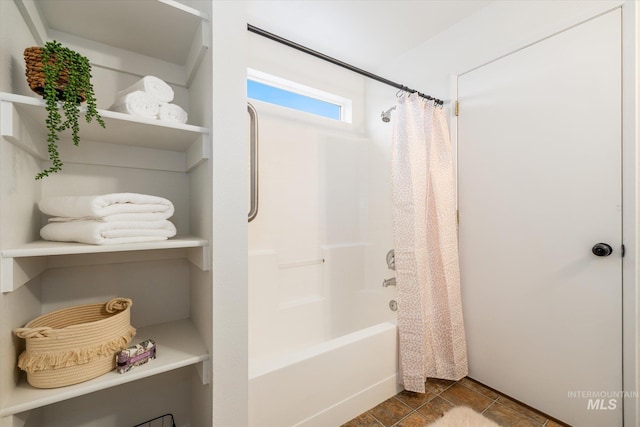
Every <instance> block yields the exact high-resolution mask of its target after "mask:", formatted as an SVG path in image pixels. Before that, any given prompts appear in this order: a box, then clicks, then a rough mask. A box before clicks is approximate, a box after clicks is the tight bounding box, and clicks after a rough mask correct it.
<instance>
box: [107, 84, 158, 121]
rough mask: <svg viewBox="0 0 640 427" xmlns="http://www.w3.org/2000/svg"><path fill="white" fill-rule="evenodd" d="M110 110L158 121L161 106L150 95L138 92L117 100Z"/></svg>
mask: <svg viewBox="0 0 640 427" xmlns="http://www.w3.org/2000/svg"><path fill="white" fill-rule="evenodd" d="M109 110H111V111H118V112H120V113H126V114H131V115H132V116H137V117H143V118H146V119H157V118H158V113H159V112H160V105H159V104H158V102H157V101H156V100H155V99H154V98H153V97H152V96H151V95H149V94H148V93H146V92H143V91H141V90H136V91H134V92H131V93H127V94H124V95H123V96H119V97H118V98H116V101H115V102H114V104H113V105H112V106H111V107H109Z"/></svg>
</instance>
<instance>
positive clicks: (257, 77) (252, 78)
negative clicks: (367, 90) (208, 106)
mask: <svg viewBox="0 0 640 427" xmlns="http://www.w3.org/2000/svg"><path fill="white" fill-rule="evenodd" d="M247 96H248V97H249V98H251V99H257V100H259V101H264V102H268V103H270V104H275V105H280V106H282V107H286V108H291V109H294V110H298V111H303V112H305V113H311V114H315V115H317V116H321V117H327V118H329V119H333V120H339V121H343V122H348V123H351V100H350V99H347V98H343V97H341V96H338V95H334V94H331V93H328V92H323V91H321V90H318V89H314V88H312V87H309V86H304V85H301V84H299V83H295V82H292V81H289V80H285V79H283V78H280V77H276V76H272V75H270V74H267V73H263V72H261V71H256V70H252V69H249V70H248V71H247Z"/></svg>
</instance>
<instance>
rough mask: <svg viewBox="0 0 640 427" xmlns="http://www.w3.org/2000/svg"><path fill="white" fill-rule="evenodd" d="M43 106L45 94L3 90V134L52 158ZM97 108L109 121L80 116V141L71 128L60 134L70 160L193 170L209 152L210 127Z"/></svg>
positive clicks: (34, 152) (30, 150) (44, 157)
mask: <svg viewBox="0 0 640 427" xmlns="http://www.w3.org/2000/svg"><path fill="white" fill-rule="evenodd" d="M44 107H45V103H44V101H43V100H41V99H38V98H34V97H30V96H23V95H16V94H12V93H6V92H0V120H1V121H2V122H1V126H0V128H1V129H2V136H3V137H4V138H5V140H7V141H9V142H10V143H12V144H14V145H16V146H17V147H19V148H21V149H22V150H23V151H25V152H27V153H29V154H30V155H32V156H34V157H35V158H37V159H39V160H42V161H45V160H48V159H49V153H48V150H47V143H46V139H47V138H46V135H47V130H46V127H45V123H46V122H45V120H46V110H45V108H44ZM98 112H99V113H100V115H101V116H102V118H103V119H104V121H105V124H106V127H105V128H102V127H101V126H100V125H99V124H97V123H96V122H95V121H94V122H92V123H86V122H85V121H84V119H81V120H82V122H81V128H80V140H81V141H80V145H79V146H77V147H76V146H73V144H72V143H71V142H70V141H69V139H70V132H69V131H67V132H66V133H62V134H61V142H60V144H59V148H60V153H61V157H62V158H63V159H64V161H65V162H67V163H83V164H94V165H106V166H121V167H132V168H141V169H153V170H166V171H171V172H189V171H190V170H192V169H193V168H195V167H196V166H198V165H200V164H201V163H203V162H204V161H205V160H207V159H208V158H209V156H210V149H209V145H210V144H209V129H208V128H205V127H201V126H195V125H190V124H180V123H167V122H162V121H160V120H153V119H143V118H138V117H135V116H132V115H129V114H123V113H118V112H115V111H108V110H98Z"/></svg>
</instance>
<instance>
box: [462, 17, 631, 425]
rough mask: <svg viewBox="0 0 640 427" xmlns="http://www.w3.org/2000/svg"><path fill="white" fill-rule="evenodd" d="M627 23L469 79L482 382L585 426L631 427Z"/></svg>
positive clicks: (611, 20) (468, 140) (581, 29)
mask: <svg viewBox="0 0 640 427" xmlns="http://www.w3.org/2000/svg"><path fill="white" fill-rule="evenodd" d="M620 19H621V13H620V10H619V9H618V10H615V11H612V12H609V13H607V14H605V15H603V16H600V17H597V18H594V19H592V20H590V21H588V22H586V23H583V24H580V25H578V26H576V27H573V28H570V29H568V30H566V31H564V32H562V33H559V34H556V35H554V36H552V37H550V38H547V39H544V40H542V41H540V42H539V43H536V44H534V45H531V46H529V47H526V48H524V49H522V50H520V51H517V52H515V53H512V54H510V55H508V56H505V57H502V58H500V59H497V60H496V61H494V62H492V63H490V64H487V65H484V66H482V67H480V68H478V69H475V70H473V71H470V72H468V73H466V74H464V75H462V76H460V77H459V79H458V99H459V102H460V115H459V117H458V173H459V209H460V263H461V275H462V277H461V278H462V291H463V295H462V296H463V309H464V316H465V326H466V331H467V342H468V349H469V361H470V362H469V363H470V374H469V375H470V377H472V378H474V379H476V380H478V381H480V382H483V383H485V384H487V385H489V386H491V387H494V388H495V389H497V390H499V391H501V392H504V393H506V394H508V395H510V396H512V397H514V398H515V399H518V400H520V401H522V402H524V403H526V404H528V405H530V406H533V407H534V408H537V409H539V410H541V411H543V412H546V413H548V414H549V415H551V416H554V417H556V418H558V419H560V420H561V421H564V422H566V423H569V424H571V425H574V426H578V427H584V426H593V427H603V426H606V427H615V426H621V425H622V399H621V398H618V396H617V393H620V390H621V389H622V323H621V318H622V308H621V298H622V289H621V288H622V254H621V245H622V241H621V236H622V222H621V212H622V210H621V203H622V200H621V131H620V126H621V106H620V104H621V41H620V37H621V24H620ZM601 242H602V243H607V244H609V245H610V246H611V247H612V249H613V253H612V254H611V255H610V256H596V255H594V254H593V253H592V247H593V246H594V245H595V244H597V243H601ZM616 392H617V393H616Z"/></svg>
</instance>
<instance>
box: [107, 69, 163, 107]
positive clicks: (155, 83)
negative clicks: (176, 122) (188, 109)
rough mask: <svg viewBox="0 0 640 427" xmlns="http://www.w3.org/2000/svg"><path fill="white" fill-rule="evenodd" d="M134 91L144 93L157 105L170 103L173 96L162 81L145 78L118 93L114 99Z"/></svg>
mask: <svg viewBox="0 0 640 427" xmlns="http://www.w3.org/2000/svg"><path fill="white" fill-rule="evenodd" d="M135 91H142V92H146V93H147V94H149V96H151V97H152V98H153V99H154V100H155V101H156V102H157V103H161V102H171V101H173V96H174V94H173V89H171V86H169V85H168V84H167V83H165V82H164V81H163V80H161V79H159V78H157V77H155V76H145V77H143V78H142V79H140V80H138V81H137V82H136V83H134V84H133V85H131V86H129V87H128V88H126V89H124V90H121V91H120V92H118V93H117V94H116V98H121V97H123V96H124V95H126V94H128V93H131V92H135Z"/></svg>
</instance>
